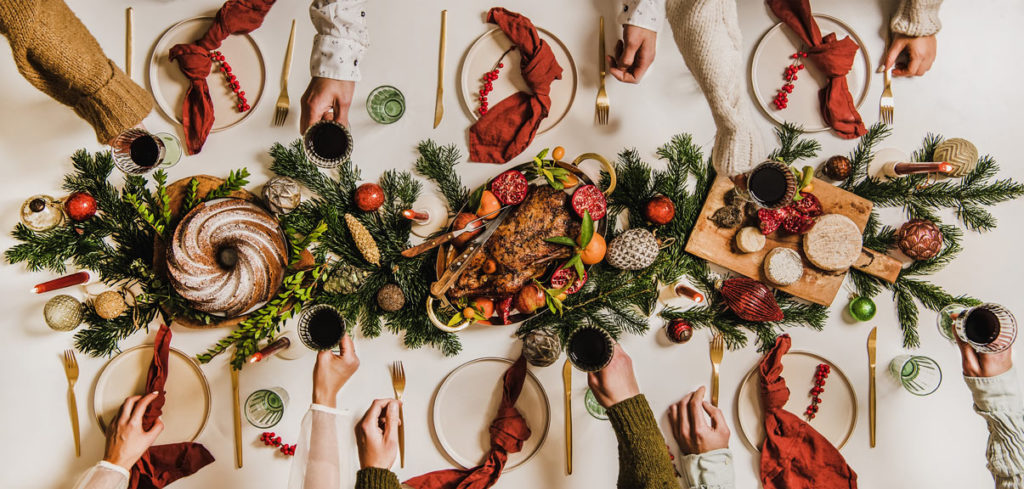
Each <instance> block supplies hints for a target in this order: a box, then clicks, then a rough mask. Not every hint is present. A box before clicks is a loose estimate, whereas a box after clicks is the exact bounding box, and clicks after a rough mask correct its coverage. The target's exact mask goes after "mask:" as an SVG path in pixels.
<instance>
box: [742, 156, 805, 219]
mask: <svg viewBox="0 0 1024 489" xmlns="http://www.w3.org/2000/svg"><path fill="white" fill-rule="evenodd" d="M767 168H774V169H776V170H777V171H778V172H779V173H780V174H781V175H782V176H783V178H784V179H785V180H786V182H785V185H786V188H785V192H784V193H783V195H782V196H781V197H780V198H779V199H778V200H775V201H772V202H765V201H763V200H761V199H759V198H758V196H757V192H756V189H751V185H750V184H751V180H752V177H753V176H754V175H755V174H757V172H758V171H759V170H764V169H767ZM745 183H746V187H747V189H746V190H747V194H748V195H749V196H750V200H751V201H752V202H753V203H754V204H757V206H758V207H763V208H765V209H779V208H782V207H785V206H787V205H789V204H791V203H792V202H793V196H795V195H796V190H797V185H798V184H797V181H796V176H794V175H793V171H792V170H791V169H790V168H789V165H787V164H785V163H783V162H781V161H774V160H768V161H765V162H763V163H761V164H759V165H757V166H755V167H754V169H753V170H750V172H749V173H747V175H746V181H745Z"/></svg>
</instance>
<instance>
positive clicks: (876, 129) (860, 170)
mask: <svg viewBox="0 0 1024 489" xmlns="http://www.w3.org/2000/svg"><path fill="white" fill-rule="evenodd" d="M890 134H892V128H891V127H889V126H887V125H885V124H882V123H881V122H876V123H875V124H873V125H872V126H871V127H869V128H868V132H867V133H865V134H864V136H862V137H861V138H860V142H859V143H857V147H855V148H854V149H853V151H852V152H851V153H850V155H849V159H850V167H851V172H850V177H849V178H847V179H846V181H845V182H843V183H841V184H840V185H839V187H840V188H842V189H845V190H851V189H852V188H853V186H854V182H859V181H862V180H865V179H867V180H869V181H874V182H877V180H874V179H873V178H871V177H868V165H869V164H870V163H871V160H873V159H874V158H875V146H877V145H878V143H879V142H881V141H882V140H883V139H885V138H887V137H889V135H890ZM853 192H854V193H855V194H857V195H861V194H860V192H857V191H853ZM862 197H863V196H862ZM872 200H873V199H872Z"/></svg>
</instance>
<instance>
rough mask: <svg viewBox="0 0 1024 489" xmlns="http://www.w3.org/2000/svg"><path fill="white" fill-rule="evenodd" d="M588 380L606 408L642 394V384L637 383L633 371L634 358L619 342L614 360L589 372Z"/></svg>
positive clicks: (613, 355)
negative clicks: (595, 370) (599, 368)
mask: <svg viewBox="0 0 1024 489" xmlns="http://www.w3.org/2000/svg"><path fill="white" fill-rule="evenodd" d="M587 381H588V383H589V384H590V390H591V391H593V392H594V397H596V398H597V402H599V403H601V405H602V406H604V407H605V408H610V407H612V406H614V405H616V404H618V403H620V402H622V401H625V400H626V399H629V398H631V397H634V396H637V395H639V394H640V386H638V385H637V383H636V374H634V373H633V359H631V358H629V355H627V354H626V350H623V349H622V346H621V345H619V344H618V343H616V344H615V350H614V353H613V354H612V361H611V362H609V363H608V366H606V367H605V368H603V369H601V370H599V371H597V372H590V373H589V374H587Z"/></svg>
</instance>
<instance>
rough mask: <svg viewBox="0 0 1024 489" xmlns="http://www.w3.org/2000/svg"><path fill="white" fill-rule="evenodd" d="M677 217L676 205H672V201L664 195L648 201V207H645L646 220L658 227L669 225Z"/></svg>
mask: <svg viewBox="0 0 1024 489" xmlns="http://www.w3.org/2000/svg"><path fill="white" fill-rule="evenodd" d="M675 216H676V205H675V204H673V203H672V199H670V198H668V197H666V196H664V195H659V196H657V197H655V198H653V199H651V200H648V201H647V205H646V206H644V218H646V219H647V220H648V221H649V222H650V223H651V224H654V225H657V226H664V225H665V224H668V223H669V222H671V221H672V218H673V217H675Z"/></svg>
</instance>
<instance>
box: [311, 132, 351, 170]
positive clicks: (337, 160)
mask: <svg viewBox="0 0 1024 489" xmlns="http://www.w3.org/2000/svg"><path fill="white" fill-rule="evenodd" d="M324 125H331V126H334V127H336V128H337V129H339V130H340V131H339V132H338V136H339V137H341V138H343V139H344V140H345V149H344V150H343V151H342V153H341V154H340V155H336V156H333V157H328V156H321V155H320V154H317V152H316V145H315V143H316V141H314V139H315V137H316V136H317V135H318V134H320V130H321V128H322V127H323V126H324ZM352 143H353V141H352V133H351V132H350V131H349V130H348V128H346V127H345V126H344V125H342V124H341V123H338V122H335V121H327V120H323V121H320V122H317V123H316V124H313V125H312V126H309V129H306V133H305V134H303V135H302V151H303V153H305V155H306V159H308V160H309V161H310V162H311V163H313V164H314V165H316V166H319V167H320V168H337V167H338V166H339V165H341V164H342V163H344V162H346V161H348V160H349V157H350V156H352Z"/></svg>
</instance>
